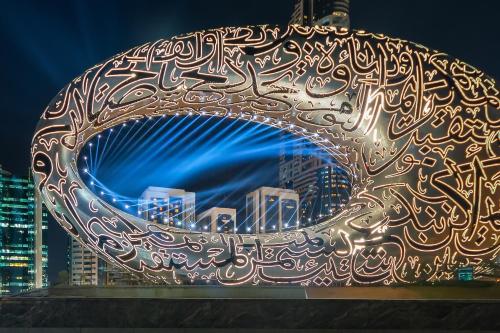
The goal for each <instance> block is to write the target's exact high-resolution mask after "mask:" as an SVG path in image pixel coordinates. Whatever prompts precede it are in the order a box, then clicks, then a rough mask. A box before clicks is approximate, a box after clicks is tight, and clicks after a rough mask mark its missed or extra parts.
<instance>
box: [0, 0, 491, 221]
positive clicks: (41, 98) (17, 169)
mask: <svg viewBox="0 0 500 333" xmlns="http://www.w3.org/2000/svg"><path fill="white" fill-rule="evenodd" d="M443 6H444V5H443ZM290 8H291V6H290ZM482 8H483V7H479V9H482ZM438 9H439V8H438ZM438 9H437V11H438ZM482 10H483V12H484V15H488V11H487V10H484V9H482ZM283 11H284V12H285V13H284V14H283V16H282V17H281V16H280V18H279V19H278V18H276V16H275V19H274V20H272V22H275V21H276V20H281V21H282V22H286V21H287V20H288V18H289V13H290V10H289V9H288V8H287V9H286V10H283ZM277 12H278V13H279V11H277ZM29 13H30V11H28V12H27V14H26V15H28V14H29ZM467 14H468V13H467ZM355 15H360V11H357V14H355ZM464 15H465V14H464ZM465 16H467V15H465ZM467 17H468V16H467ZM380 20H381V19H380V18H378V19H377V20H373V21H370V20H364V21H363V22H364V24H363V26H361V25H360V24H359V21H358V23H356V21H355V17H353V19H352V21H353V26H354V28H366V29H368V28H370V27H369V26H367V25H369V24H370V22H377V21H380ZM267 21H271V20H270V19H267ZM221 22H222V21H221ZM365 22H366V23H365ZM488 22H489V20H485V23H484V24H486V25H487V24H489V23H488ZM67 23H68V22H66V24H67ZM63 24H64V22H63ZM200 24H201V25H202V24H203V22H201V23H200ZM222 24H226V23H225V22H222V23H221V25H222ZM16 29H19V28H16ZM178 29H181V28H178ZM182 29H184V30H188V31H191V30H195V29H196V27H193V28H192V29H191V28H189V27H185V26H182ZM369 30H372V31H381V30H382V29H374V28H370V29H369ZM403 30H404V29H403ZM490 30H494V29H490ZM485 31H488V29H487V28H485ZM384 32H386V31H384ZM4 33H5V34H4V35H2V37H3V38H4V39H5V40H7V42H8V43H11V44H12V45H13V48H14V49H15V50H23V47H22V46H20V45H17V44H16V43H15V42H14V41H13V38H12V36H10V35H8V34H9V33H13V32H12V31H10V30H8V31H6V32H4ZM386 33H388V34H392V35H398V36H402V35H404V34H407V37H406V38H408V39H410V40H415V41H418V42H421V43H423V44H425V45H430V46H433V45H431V44H432V42H427V43H426V41H425V40H424V39H423V38H418V37H415V38H414V37H412V36H413V35H412V34H416V35H417V36H419V32H417V31H413V29H409V31H407V32H404V31H402V30H401V27H400V26H398V31H397V32H395V33H391V32H390V31H389V32H386ZM421 33H423V35H424V36H425V29H424V31H423V32H421ZM464 33H467V32H464ZM18 34H20V35H21V36H23V35H25V34H26V32H24V34H23V32H22V31H21V32H18ZM154 34H159V32H154V33H153V35H154ZM172 34H175V33H172ZM163 35H165V33H164V32H162V36H163ZM153 37H154V36H153ZM66 38H67V36H66ZM135 38H137V36H136V37H135ZM141 38H145V39H152V36H146V37H141ZM454 38H456V37H454V36H451V37H450V38H445V40H444V44H443V43H441V40H440V43H439V45H437V44H438V43H437V42H434V44H436V47H439V49H443V50H446V51H448V52H450V53H451V54H453V55H454V56H457V57H459V58H462V59H465V60H468V61H469V62H470V63H473V64H477V65H479V66H480V67H481V68H483V69H485V71H486V72H488V73H491V74H493V75H497V76H498V73H499V70H498V68H497V66H498V65H497V63H496V61H493V60H492V58H491V56H489V57H490V58H488V55H483V54H480V55H479V56H478V58H473V57H474V52H473V49H474V47H471V48H470V49H471V50H469V51H467V50H463V49H464V48H459V49H457V51H450V49H453V45H451V44H452V43H453V41H454V40H455V44H459V39H458V38H456V39H454ZM482 38H484V39H485V40H488V38H489V37H488V35H487V34H485V35H484V36H483V37H482ZM441 39H443V38H441ZM430 40H432V38H431V39H430ZM121 42H123V40H122V41H121ZM125 43H129V44H137V43H136V42H135V40H133V41H130V40H129V41H126V42H125ZM448 43H449V44H448ZM60 44H64V43H60ZM108 47H109V49H105V50H100V51H99V52H98V53H99V55H94V57H89V59H90V60H87V61H82V62H78V61H77V62H76V64H75V65H73V66H75V67H72V69H71V70H69V71H68V72H67V73H61V72H60V71H56V72H57V73H58V74H59V78H57V77H52V79H53V82H52V83H51V84H49V85H48V88H46V89H45V90H42V91H37V92H36V94H37V98H35V100H36V101H37V102H36V103H34V104H31V105H30V106H28V107H27V109H29V110H30V111H29V113H28V112H26V111H24V112H19V113H21V116H19V115H14V116H12V115H9V116H8V117H7V120H6V122H5V123H4V125H3V126H5V127H3V131H0V132H1V135H2V137H1V138H2V142H10V140H16V141H17V142H22V143H23V144H22V145H21V147H22V146H24V148H19V147H13V145H2V146H3V147H2V154H1V155H0V156H2V159H3V160H5V161H3V160H0V162H3V163H4V165H7V166H8V169H9V170H12V171H13V172H14V173H16V174H21V173H22V170H26V168H28V162H27V160H28V153H27V152H28V151H29V148H28V147H29V141H30V140H31V134H32V132H33V129H34V125H35V123H36V121H37V120H38V117H39V112H38V111H37V112H33V111H31V110H34V109H36V110H42V109H43V108H44V107H45V104H46V103H47V101H48V99H49V98H50V97H52V95H53V94H54V91H57V89H59V88H60V86H62V84H63V83H65V82H66V81H68V80H69V79H70V78H72V77H73V76H74V75H76V74H77V73H80V72H81V69H83V68H86V67H88V66H87V65H91V64H93V63H95V62H97V61H99V60H101V59H103V58H106V57H108V56H109V55H111V54H114V53H116V51H117V50H121V49H124V48H125V47H124V46H118V47H117V46H116V44H115V45H109V46H107V47H106V48H108ZM25 52H26V51H25ZM38 52H40V51H39V50H38ZM460 52H465V55H464V54H460ZM14 53H15V52H13V54H14ZM19 53H21V54H23V52H19ZM496 53H498V52H491V54H496ZM11 57H12V56H11ZM97 57H99V58H97ZM56 58H57V57H56ZM484 58H486V60H482V59H484ZM42 64H43V62H42ZM30 66H32V69H33V68H35V70H32V72H35V73H36V72H38V73H43V71H44V69H42V68H41V67H42V66H43V65H40V64H36V65H33V64H31V65H30ZM52 66H54V65H53V64H52ZM37 67H38V69H37ZM17 75H18V76H21V77H22V75H27V73H23V72H21V73H19V74H17ZM52 75H54V74H52ZM7 76H11V77H14V75H7ZM55 76H57V75H55ZM3 84H4V85H5V86H7V84H6V83H5V82H4V83H3ZM16 85H19V84H18V83H16V82H14V87H16ZM9 89H11V88H9ZM14 96H15V94H14ZM9 103H10V102H9ZM16 107H17V106H16V105H11V106H7V107H6V108H7V109H10V110H15V109H16ZM26 116H28V117H27V118H26V121H22V122H21V121H19V119H24V118H25V117H26ZM21 123H22V124H23V126H22V127H19V125H18V124H21ZM12 124H15V125H16V126H10V125H12ZM19 129H21V130H19ZM17 132H18V133H17ZM7 157H9V158H7ZM54 226H56V227H58V226H57V225H55V224H54Z"/></svg>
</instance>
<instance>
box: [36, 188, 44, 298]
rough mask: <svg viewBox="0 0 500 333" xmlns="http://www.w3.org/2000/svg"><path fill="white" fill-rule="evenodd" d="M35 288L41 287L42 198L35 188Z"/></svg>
mask: <svg viewBox="0 0 500 333" xmlns="http://www.w3.org/2000/svg"><path fill="white" fill-rule="evenodd" d="M34 192H35V288H37V289H39V288H42V286H43V263H42V251H43V249H42V243H43V239H42V230H43V229H42V219H43V218H42V214H43V212H42V198H41V196H40V193H39V191H38V189H37V188H35V191H34Z"/></svg>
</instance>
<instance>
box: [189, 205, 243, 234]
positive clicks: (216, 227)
mask: <svg viewBox="0 0 500 333" xmlns="http://www.w3.org/2000/svg"><path fill="white" fill-rule="evenodd" d="M196 230H200V231H208V232H213V233H225V234H234V233H235V232H236V209H234V208H222V207H212V208H210V209H207V210H206V211H204V212H203V213H201V214H200V215H198V222H197V223H196Z"/></svg>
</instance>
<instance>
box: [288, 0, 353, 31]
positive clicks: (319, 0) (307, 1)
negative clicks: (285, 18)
mask: <svg viewBox="0 0 500 333" xmlns="http://www.w3.org/2000/svg"><path fill="white" fill-rule="evenodd" d="M290 24H299V25H305V26H313V25H333V26H338V27H344V28H349V25H350V23H349V0H296V1H295V3H294V8H293V13H292V17H291V18H290Z"/></svg>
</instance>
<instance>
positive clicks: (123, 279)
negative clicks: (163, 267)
mask: <svg viewBox="0 0 500 333" xmlns="http://www.w3.org/2000/svg"><path fill="white" fill-rule="evenodd" d="M68 250H69V251H68V252H69V260H68V265H69V267H68V271H69V284H70V285H71V286H115V285H121V286H123V285H139V284H143V282H142V281H141V280H139V279H138V278H137V277H135V276H133V275H132V274H131V273H129V272H126V271H125V270H123V269H121V268H118V267H116V266H115V265H113V264H110V263H108V262H106V261H105V260H103V259H101V258H99V257H98V256H97V255H96V254H95V253H94V252H92V251H91V250H89V249H88V248H86V247H85V246H83V245H81V244H80V243H79V242H78V241H77V240H76V239H73V238H71V239H70V240H69V246H68Z"/></svg>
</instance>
